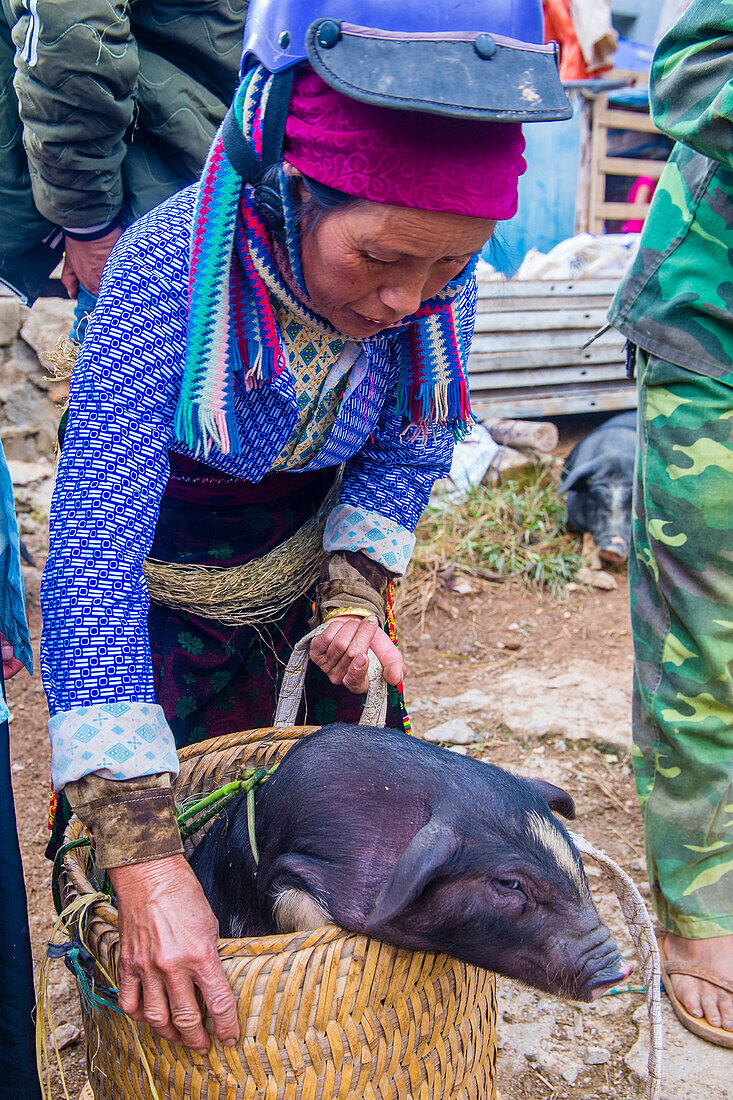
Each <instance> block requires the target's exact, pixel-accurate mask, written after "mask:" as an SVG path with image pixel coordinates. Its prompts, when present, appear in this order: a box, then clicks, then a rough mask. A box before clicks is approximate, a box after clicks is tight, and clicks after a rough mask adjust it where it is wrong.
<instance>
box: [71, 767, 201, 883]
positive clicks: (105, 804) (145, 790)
mask: <svg viewBox="0 0 733 1100" xmlns="http://www.w3.org/2000/svg"><path fill="white" fill-rule="evenodd" d="M64 794H65V795H66V797H67V798H68V800H69V804H70V805H71V808H72V810H73V811H74V813H75V814H76V815H77V817H78V818H79V819H80V820H81V821H82V822H83V823H84V825H86V827H87V829H89V831H90V832H91V833H92V836H93V837H94V844H95V855H94V861H95V863H96V864H97V866H98V867H125V866H126V865H127V864H129V863H147V862H148V861H149V860H152V859H162V858H163V856H174V855H177V854H178V853H179V852H182V851H183V844H182V842H181V834H180V832H179V831H178V823H177V821H176V815H175V809H174V797H173V788H172V787H171V777H170V774H169V773H168V772H163V773H162V774H161V775H144V776H140V778H139V779H121V780H117V779H102V778H100V776H98V775H85V776H84V777H83V778H82V779H77V780H76V781H75V782H73V783H67V784H66V786H65V787H64Z"/></svg>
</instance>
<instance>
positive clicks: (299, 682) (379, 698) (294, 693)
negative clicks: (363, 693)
mask: <svg viewBox="0 0 733 1100" xmlns="http://www.w3.org/2000/svg"><path fill="white" fill-rule="evenodd" d="M326 625H327V624H325V623H322V624H321V626H317V627H316V629H315V630H312V631H311V632H310V634H306V636H305V637H304V638H301V639H300V641H299V642H298V643H297V645H296V646H295V648H294V649H293V652H292V654H291V655H290V660H289V661H288V665H287V668H286V669H285V674H284V676H283V682H282V685H281V687H280V697H279V699H278V701H277V707H276V708H275V718H274V721H273V726H294V725H295V719H296V717H297V714H298V707H299V706H300V700H301V699H302V698H303V688H304V686H305V673H306V669H307V668H308V661H309V659H310V644H311V642H312V641H313V639H314V638H316V637H318V635H319V634H322V633H323V631H324V630H325V629H326ZM368 657H369V672H368V676H369V687H368V689H367V697H366V704H365V706H364V710H363V711H362V715H361V718H360V719H359V725H360V726H383V725H384V722H385V719H386V717H387V682H386V680H385V679H384V676H383V674H382V665H381V663H380V661H379V659H378V658H377V657H376V656H375V654H374V653H372V651H371V650H369V654H368Z"/></svg>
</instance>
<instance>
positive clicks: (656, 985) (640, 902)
mask: <svg viewBox="0 0 733 1100" xmlns="http://www.w3.org/2000/svg"><path fill="white" fill-rule="evenodd" d="M570 837H571V839H572V841H573V843H574V844H575V846H576V848H577V849H578V851H580V852H582V853H583V854H584V855H588V856H590V857H591V859H594V860H595V862H596V863H597V864H598V865H599V867H600V868H601V870H602V871H603V872H604V874H605V875H606V877H607V878H608V879H609V881H610V883H611V886H612V887H613V891H614V893H615V894H616V897H617V898H618V901H619V905H620V906H621V912H622V913H623V915H624V917H625V919H626V924H627V926H628V929H629V935H630V936H631V940H632V943H633V944H634V947H635V949H636V953H637V955H638V956H639V961H640V963H641V969H642V973H643V975H644V986H645V993H646V1004H647V1012H648V1014H649V1064H648V1072H649V1081H648V1091H647V1096H648V1098H649V1100H659V1097H660V1095H661V1087H662V1046H663V1038H664V1037H663V1034H662V995H661V980H662V969H661V965H660V961H659V947H658V946H657V937H656V935H655V933H654V924H653V923H652V920H651V917H650V916H649V911H648V909H647V907H646V905H645V903H644V899H643V898H642V896H641V894H640V893H639V891H638V890H637V888H636V886H635V884H634V882H633V881H632V880H631V878H629V876H628V875H627V874H626V872H625V871H624V870H622V868H621V867H619V865H618V863H615V862H614V860H612V859H611V857H610V856H608V855H606V853H605V852H604V851H603V849H600V850H599V849H596V848H594V847H593V845H592V844H590V843H589V842H588V841H587V840H585V838H584V837H582V836H578V834H577V833H570Z"/></svg>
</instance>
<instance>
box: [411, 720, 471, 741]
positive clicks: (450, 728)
mask: <svg viewBox="0 0 733 1100" xmlns="http://www.w3.org/2000/svg"><path fill="white" fill-rule="evenodd" d="M422 738H423V740H424V741H434V742H437V743H440V744H443V745H471V744H474V742H476V741H480V740H481V737H480V736H479V735H478V734H476V733H474V731H473V730H472V729H471V727H470V726H469V724H468V722H464V720H463V719H462V718H451V720H450V721H449V722H443V723H442V724H441V725H440V726H433V728H432V729H429V730H426V731H425V733H423V734H422Z"/></svg>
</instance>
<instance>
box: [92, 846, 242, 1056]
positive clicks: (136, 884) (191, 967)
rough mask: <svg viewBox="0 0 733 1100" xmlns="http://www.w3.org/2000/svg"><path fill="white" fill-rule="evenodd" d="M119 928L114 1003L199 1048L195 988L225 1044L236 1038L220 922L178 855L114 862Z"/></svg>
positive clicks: (204, 1044) (201, 1034)
mask: <svg viewBox="0 0 733 1100" xmlns="http://www.w3.org/2000/svg"><path fill="white" fill-rule="evenodd" d="M109 874H110V878H111V879H112V884H113V886H114V888H115V893H116V894H117V904H118V909H119V927H120V995H119V1005H120V1008H121V1009H122V1010H123V1012H126V1013H127V1014H128V1016H131V1017H132V1018H133V1020H144V1021H145V1022H146V1023H148V1024H150V1025H151V1027H153V1028H154V1029H155V1030H156V1031H157V1032H158V1034H159V1035H160V1036H162V1038H163V1039H168V1040H169V1041H170V1042H174V1043H184V1044H185V1045H186V1046H188V1047H192V1048H193V1049H194V1050H199V1051H202V1052H203V1051H206V1050H208V1049H209V1044H210V1042H211V1039H210V1036H209V1034H208V1033H207V1031H206V1029H205V1028H204V1025H203V1021H202V1019H201V1012H200V1009H199V1005H198V1002H197V1001H196V995H195V987H196V986H198V988H199V989H200V990H201V992H202V994H203V996H204V1000H205V1002H206V1005H207V1006H208V1009H209V1012H210V1013H211V1016H212V1019H213V1021H214V1031H215V1033H216V1035H217V1037H218V1038H219V1039H220V1040H221V1042H222V1043H224V1045H225V1046H233V1045H234V1043H235V1042H236V1040H237V1039H238V1037H239V1022H238V1020H237V1009H236V1003H235V1000H234V994H233V993H232V990H231V986H230V985H229V982H228V981H227V978H226V975H225V974H224V970H223V968H222V965H221V960H220V959H219V955H218V953H217V950H216V940H217V936H218V933H219V926H218V922H217V920H216V917H215V916H214V914H213V913H212V911H211V908H210V906H209V903H208V902H207V900H206V898H205V896H204V892H203V890H202V889H201V886H200V884H199V881H198V879H197V878H196V876H195V875H194V873H193V871H192V870H191V868H190V866H189V864H188V862H187V860H186V859H185V857H184V856H182V855H175V856H165V857H164V858H162V859H155V860H151V861H150V862H149V863H134V864H131V865H129V866H127V867H113V868H110V871H109Z"/></svg>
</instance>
